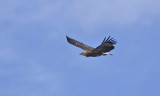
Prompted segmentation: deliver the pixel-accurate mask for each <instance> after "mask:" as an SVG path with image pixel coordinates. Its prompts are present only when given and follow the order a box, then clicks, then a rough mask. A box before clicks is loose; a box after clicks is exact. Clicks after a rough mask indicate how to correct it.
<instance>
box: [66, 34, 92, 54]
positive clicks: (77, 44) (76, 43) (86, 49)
mask: <svg viewBox="0 0 160 96" xmlns="http://www.w3.org/2000/svg"><path fill="white" fill-rule="evenodd" d="M66 37H67V41H68V42H69V43H70V44H73V45H75V46H77V47H79V48H81V49H83V50H85V51H91V50H93V49H94V48H93V47H90V46H88V45H85V44H83V43H82V42H79V41H76V40H74V39H72V38H69V37H68V36H66Z"/></svg>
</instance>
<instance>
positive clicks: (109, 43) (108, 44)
mask: <svg viewBox="0 0 160 96" xmlns="http://www.w3.org/2000/svg"><path fill="white" fill-rule="evenodd" d="M114 44H116V41H115V40H114V39H113V38H110V36H109V37H108V38H107V39H106V37H105V38H104V40H103V42H102V44H101V45H99V46H98V47H97V48H95V49H93V50H92V51H91V52H92V53H95V54H96V53H97V54H98V53H102V52H109V51H111V50H113V49H114V46H113V45H114Z"/></svg>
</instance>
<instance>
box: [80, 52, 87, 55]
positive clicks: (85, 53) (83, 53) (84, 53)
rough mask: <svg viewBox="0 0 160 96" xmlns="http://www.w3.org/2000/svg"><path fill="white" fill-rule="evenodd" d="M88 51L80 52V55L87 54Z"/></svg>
mask: <svg viewBox="0 0 160 96" xmlns="http://www.w3.org/2000/svg"><path fill="white" fill-rule="evenodd" d="M87 54H88V52H82V53H80V55H84V56H87Z"/></svg>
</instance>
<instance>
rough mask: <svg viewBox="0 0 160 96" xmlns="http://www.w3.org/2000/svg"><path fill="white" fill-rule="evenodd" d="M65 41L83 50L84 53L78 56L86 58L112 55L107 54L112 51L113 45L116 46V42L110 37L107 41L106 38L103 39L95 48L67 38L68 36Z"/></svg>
mask: <svg viewBox="0 0 160 96" xmlns="http://www.w3.org/2000/svg"><path fill="white" fill-rule="evenodd" d="M66 38H67V41H68V42H69V43H70V44H73V45H75V46H77V47H79V48H81V49H83V50H85V52H82V53H80V55H83V56H86V57H97V56H101V55H103V56H105V55H112V54H110V53H107V52H109V51H111V50H113V49H114V46H113V45H114V44H116V41H115V40H114V39H113V38H111V36H109V37H108V38H107V39H106V37H105V38H104V40H103V42H102V43H101V44H100V45H99V46H98V47H96V48H93V47H90V46H88V45H85V44H83V43H82V42H79V41H76V40H74V39H72V38H69V37H68V36H66Z"/></svg>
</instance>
